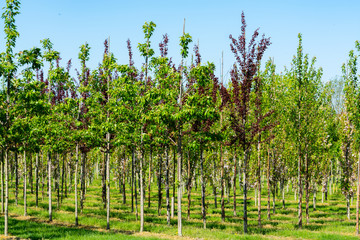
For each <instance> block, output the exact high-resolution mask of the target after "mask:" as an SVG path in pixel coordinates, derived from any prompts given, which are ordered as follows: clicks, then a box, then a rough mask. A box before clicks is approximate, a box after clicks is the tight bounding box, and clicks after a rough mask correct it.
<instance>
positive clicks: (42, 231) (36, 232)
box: [0, 218, 138, 239]
mask: <svg viewBox="0 0 360 240" xmlns="http://www.w3.org/2000/svg"><path fill="white" fill-rule="evenodd" d="M3 224H4V220H3V218H1V219H0V226H3ZM9 233H10V234H11V235H12V236H16V237H20V238H26V239H138V237H135V236H131V235H132V232H121V233H117V232H99V231H94V230H89V229H84V228H75V227H65V226H57V225H51V224H46V223H39V222H35V221H30V220H17V219H12V218H10V219H9Z"/></svg>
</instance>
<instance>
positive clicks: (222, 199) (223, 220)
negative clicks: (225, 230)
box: [220, 143, 225, 222]
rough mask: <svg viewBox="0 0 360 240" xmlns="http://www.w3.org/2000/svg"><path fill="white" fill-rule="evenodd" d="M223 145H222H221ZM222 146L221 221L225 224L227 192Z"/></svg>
mask: <svg viewBox="0 0 360 240" xmlns="http://www.w3.org/2000/svg"><path fill="white" fill-rule="evenodd" d="M220 144H221V143H220ZM222 150H223V149H222V144H221V145H220V163H221V179H220V185H221V221H222V222H225V199H224V191H225V181H224V159H223V151H222Z"/></svg>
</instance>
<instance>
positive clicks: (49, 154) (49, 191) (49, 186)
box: [48, 150, 52, 222]
mask: <svg viewBox="0 0 360 240" xmlns="http://www.w3.org/2000/svg"><path fill="white" fill-rule="evenodd" d="M48 195H49V221H50V222H52V199H51V198H52V196H51V153H50V150H48Z"/></svg>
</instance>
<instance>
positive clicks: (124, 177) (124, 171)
mask: <svg viewBox="0 0 360 240" xmlns="http://www.w3.org/2000/svg"><path fill="white" fill-rule="evenodd" d="M122 177H123V178H122V187H123V204H126V189H125V181H126V156H125V155H124V161H123V176H122Z"/></svg>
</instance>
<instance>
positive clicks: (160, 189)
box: [158, 155, 162, 216]
mask: <svg viewBox="0 0 360 240" xmlns="http://www.w3.org/2000/svg"><path fill="white" fill-rule="evenodd" d="M161 182H162V159H161V156H160V155H159V175H158V216H160V214H161V201H162V187H161Z"/></svg>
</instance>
